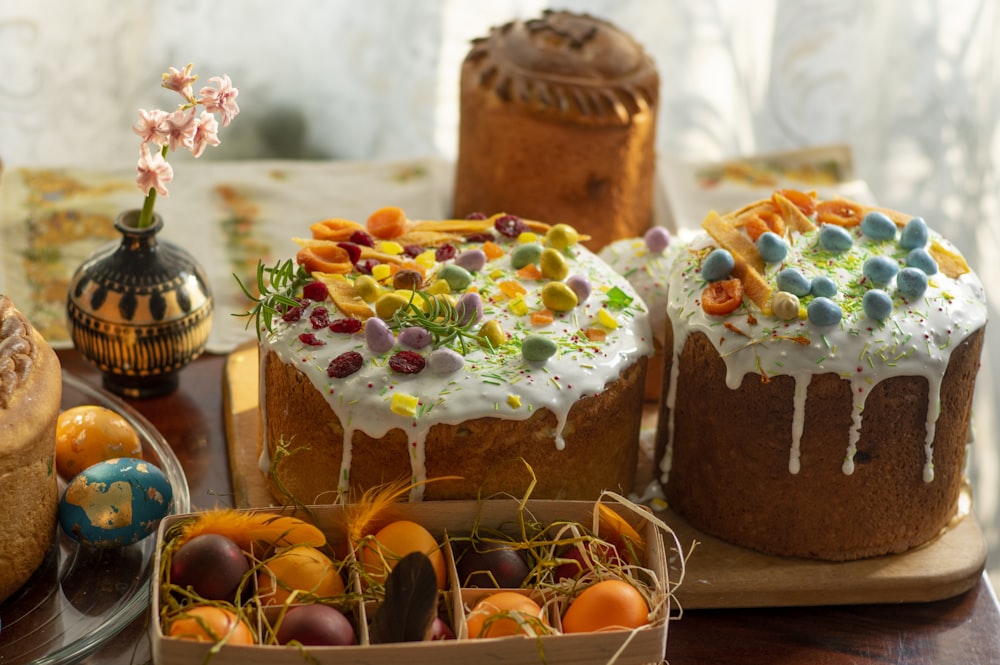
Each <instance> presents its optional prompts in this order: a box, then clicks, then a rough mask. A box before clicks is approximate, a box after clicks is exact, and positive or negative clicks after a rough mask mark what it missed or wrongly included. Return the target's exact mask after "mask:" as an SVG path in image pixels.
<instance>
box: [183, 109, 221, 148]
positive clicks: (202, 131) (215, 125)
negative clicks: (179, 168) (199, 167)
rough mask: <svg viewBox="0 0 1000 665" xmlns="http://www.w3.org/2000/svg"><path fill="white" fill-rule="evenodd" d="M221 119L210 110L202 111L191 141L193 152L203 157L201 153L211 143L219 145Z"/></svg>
mask: <svg viewBox="0 0 1000 665" xmlns="http://www.w3.org/2000/svg"><path fill="white" fill-rule="evenodd" d="M218 131H219V121H218V120H216V119H215V116H214V115H212V114H211V113H209V112H208V111H202V112H201V116H199V118H198V122H197V125H196V130H195V133H194V138H193V140H192V142H191V146H190V147H191V154H192V155H194V156H195V157H201V153H202V152H204V151H205V148H206V147H208V146H210V145H213V146H214V145H219V136H218Z"/></svg>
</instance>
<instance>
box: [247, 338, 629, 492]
mask: <svg viewBox="0 0 1000 665" xmlns="http://www.w3.org/2000/svg"><path fill="white" fill-rule="evenodd" d="M645 369H646V359H645V358H644V357H643V358H641V359H640V360H639V361H638V362H636V363H635V364H633V365H632V366H631V367H629V368H628V369H627V370H626V371H625V372H624V374H623V375H622V376H621V377H620V378H619V379H618V380H616V381H614V382H612V383H611V384H609V385H608V387H607V389H606V390H605V391H604V392H602V393H601V394H599V395H597V396H594V397H588V398H584V399H582V400H580V401H579V402H578V403H577V404H576V405H575V406H573V408H572V409H571V410H570V412H569V416H568V419H567V423H566V426H565V428H564V430H563V436H564V438H565V441H566V445H565V448H564V449H563V450H558V449H557V448H556V445H555V442H554V432H555V429H556V421H555V416H554V414H553V413H552V412H551V411H548V410H547V409H544V410H540V411H537V412H536V413H535V414H534V415H533V416H532V417H531V418H529V419H527V420H520V421H519V420H507V419H499V418H479V419H475V420H470V421H468V422H465V423H462V424H460V425H458V426H452V425H444V424H439V425H435V426H434V427H432V428H431V430H430V433H429V434H428V437H427V442H426V446H425V450H426V470H427V478H429V479H433V478H441V477H444V476H452V475H461V476H463V479H462V480H447V481H436V482H431V483H429V484H428V485H427V486H426V491H425V494H424V499H425V500H433V499H472V498H477V497H478V496H479V494H480V493H482V495H483V496H488V495H491V494H493V493H496V492H506V493H509V494H512V495H514V496H521V495H522V494H523V493H524V492H526V491H527V489H528V485H529V483H530V482H531V480H532V478H531V476H530V473H529V472H528V470H527V467H526V466H525V463H527V464H528V465H530V467H531V468H532V469H533V470H534V473H535V476H536V480H537V485H536V486H535V488H534V490H533V491H532V493H531V496H532V497H533V498H546V499H593V498H596V497H597V496H598V495H599V494H600V492H601V491H602V490H605V489H608V490H613V491H617V492H628V491H629V490H631V489H632V485H633V482H634V480H635V469H636V456H637V454H638V453H637V448H636V446H635V441H637V440H638V436H639V427H640V420H641V410H642V389H643V381H644V377H645ZM263 377H264V384H263V385H264V388H263V392H262V396H263V400H264V403H263V407H264V409H263V410H264V412H265V413H266V417H265V418H264V425H263V427H265V428H266V432H267V440H268V442H269V447H270V450H269V451H268V452H269V455H270V458H271V459H272V460H273V462H272V470H273V473H272V474H268V483H269V484H270V488H271V491H272V494H274V496H276V497H289V496H290V497H294V499H295V500H297V501H301V502H305V503H312V502H319V503H323V502H332V501H334V500H335V499H336V497H337V484H338V478H337V473H338V470H339V469H340V467H341V456H342V454H343V430H342V428H341V425H340V422H339V420H338V419H337V416H336V414H334V413H333V412H332V411H331V410H330V406H329V404H328V403H327V401H326V398H325V397H324V396H323V395H322V394H321V393H319V392H318V391H317V390H316V389H315V387H313V385H312V384H311V383H310V381H309V379H308V378H307V377H306V376H305V375H303V374H302V373H301V372H300V371H299V370H298V369H296V368H295V367H293V366H291V365H286V364H284V363H282V362H281V360H280V359H279V358H278V357H277V355H275V354H274V353H273V352H267V353H266V355H265V357H264V363H263ZM280 441H285V442H287V443H286V444H285V450H284V451H279V450H278V447H279V442H280ZM406 441H407V438H406V436H405V434H404V433H403V432H402V431H401V430H399V429H393V430H390V431H389V433H388V434H387V435H386V436H385V437H383V438H381V439H373V438H372V437H370V436H368V435H366V434H364V433H362V432H355V434H354V437H353V445H352V451H351V453H352V463H351V470H350V484H351V492H352V493H353V494H355V495H356V494H357V493H358V492H359V491H362V490H364V489H366V488H370V487H373V486H377V485H380V484H383V483H386V482H390V481H396V480H400V479H402V480H404V481H408V480H409V479H410V477H411V465H410V458H409V452H408V451H407V444H406ZM467 451H468V452H467ZM519 458H523V459H524V463H522V462H521V461H519ZM607 478H613V479H614V480H613V482H612V483H610V484H609V483H607V481H606V480H605V479H607Z"/></svg>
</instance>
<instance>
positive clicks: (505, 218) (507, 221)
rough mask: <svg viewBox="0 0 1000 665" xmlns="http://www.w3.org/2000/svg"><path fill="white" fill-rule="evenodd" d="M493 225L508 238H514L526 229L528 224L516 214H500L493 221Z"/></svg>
mask: <svg viewBox="0 0 1000 665" xmlns="http://www.w3.org/2000/svg"><path fill="white" fill-rule="evenodd" d="M493 227H494V228H495V229H496V230H497V231H499V232H500V235H505V236H507V237H508V238H516V237H518V236H519V235H521V234H522V233H524V232H525V231H527V230H528V225H527V224H525V223H524V220H523V219H521V218H520V217H518V216H517V215H501V216H499V217H497V219H496V221H495V222H493Z"/></svg>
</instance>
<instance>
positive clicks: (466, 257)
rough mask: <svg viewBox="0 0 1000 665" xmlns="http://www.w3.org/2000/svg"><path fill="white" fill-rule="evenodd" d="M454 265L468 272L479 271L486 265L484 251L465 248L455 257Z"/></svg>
mask: <svg viewBox="0 0 1000 665" xmlns="http://www.w3.org/2000/svg"><path fill="white" fill-rule="evenodd" d="M455 265H458V266H461V267H463V268H465V269H466V270H468V271H469V272H479V271H480V270H482V269H483V266H485V265H486V252H484V251H483V250H481V249H467V250H465V251H464V252H462V253H461V254H459V255H458V256H456V257H455Z"/></svg>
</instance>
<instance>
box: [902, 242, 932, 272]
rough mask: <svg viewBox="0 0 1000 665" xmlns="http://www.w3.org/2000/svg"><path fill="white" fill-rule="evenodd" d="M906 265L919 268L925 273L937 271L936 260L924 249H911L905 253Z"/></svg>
mask: <svg viewBox="0 0 1000 665" xmlns="http://www.w3.org/2000/svg"><path fill="white" fill-rule="evenodd" d="M906 265H907V266H909V267H911V268H919V269H920V270H923V271H924V274H925V275H936V274H937V271H938V266H937V261H935V260H934V257H933V256H931V253H930V252H928V251H927V250H926V249H922V248H917V249H911V250H910V253H909V254H907V255H906Z"/></svg>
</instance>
